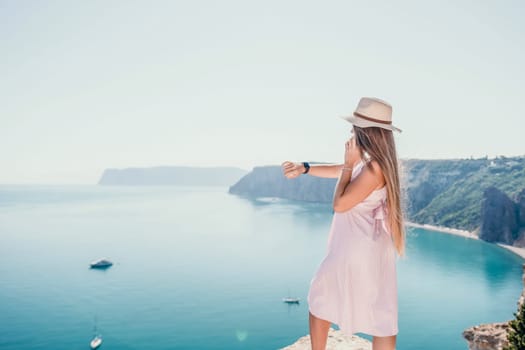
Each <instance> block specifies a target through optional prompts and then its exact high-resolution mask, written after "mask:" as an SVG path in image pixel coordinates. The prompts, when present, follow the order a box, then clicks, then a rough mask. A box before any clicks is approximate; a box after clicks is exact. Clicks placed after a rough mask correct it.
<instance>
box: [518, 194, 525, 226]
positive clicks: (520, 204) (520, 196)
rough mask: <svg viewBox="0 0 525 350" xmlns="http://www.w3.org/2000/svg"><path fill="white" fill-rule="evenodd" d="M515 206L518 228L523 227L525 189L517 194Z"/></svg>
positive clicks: (524, 221)
mask: <svg viewBox="0 0 525 350" xmlns="http://www.w3.org/2000/svg"><path fill="white" fill-rule="evenodd" d="M516 204H517V205H518V220H519V222H520V226H525V188H524V189H523V190H521V192H520V193H518V196H517V197H516Z"/></svg>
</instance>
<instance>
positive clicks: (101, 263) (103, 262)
mask: <svg viewBox="0 0 525 350" xmlns="http://www.w3.org/2000/svg"><path fill="white" fill-rule="evenodd" d="M111 265H113V263H112V262H111V261H110V260H109V259H108V258H102V259H98V260H95V261H93V262H91V264H89V266H90V267H91V268H93V269H97V268H98V269H105V268H108V267H110V266H111Z"/></svg>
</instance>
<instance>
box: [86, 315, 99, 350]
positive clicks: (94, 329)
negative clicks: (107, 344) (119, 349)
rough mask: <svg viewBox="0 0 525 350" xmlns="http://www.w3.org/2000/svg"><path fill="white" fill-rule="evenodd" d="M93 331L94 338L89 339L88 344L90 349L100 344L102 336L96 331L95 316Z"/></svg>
mask: <svg viewBox="0 0 525 350" xmlns="http://www.w3.org/2000/svg"><path fill="white" fill-rule="evenodd" d="M93 333H94V334H95V336H94V338H93V339H91V342H90V343H89V346H90V347H91V349H96V348H98V347H99V346H100V345H102V336H101V335H100V334H99V333H98V332H97V317H96V316H95V325H94V326H93Z"/></svg>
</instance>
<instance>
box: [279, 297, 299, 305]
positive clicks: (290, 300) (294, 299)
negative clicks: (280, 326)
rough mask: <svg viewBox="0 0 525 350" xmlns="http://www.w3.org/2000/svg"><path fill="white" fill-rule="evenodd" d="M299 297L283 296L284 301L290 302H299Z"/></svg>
mask: <svg viewBox="0 0 525 350" xmlns="http://www.w3.org/2000/svg"><path fill="white" fill-rule="evenodd" d="M299 300H300V299H299V298H292V297H286V298H283V301H284V302H285V303H288V304H299Z"/></svg>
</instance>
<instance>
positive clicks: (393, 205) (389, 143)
mask: <svg viewBox="0 0 525 350" xmlns="http://www.w3.org/2000/svg"><path fill="white" fill-rule="evenodd" d="M354 134H355V139H356V145H357V146H359V149H360V152H361V158H362V159H363V160H365V159H366V158H365V152H366V153H367V154H368V156H369V159H370V160H375V161H377V163H378V164H379V167H380V168H381V170H382V171H383V175H384V177H385V181H386V189H387V199H386V203H387V208H388V209H387V211H388V223H389V226H390V229H391V233H392V238H393V240H394V246H395V248H396V251H397V253H398V254H399V255H400V256H405V241H406V232H405V225H404V217H403V212H404V211H403V210H402V200H401V184H400V182H401V181H400V169H399V165H398V159H397V152H396V145H395V142H394V135H393V133H392V131H391V130H387V129H384V128H380V127H367V128H360V127H358V126H355V125H354ZM367 166H368V167H369V168H370V169H371V170H373V169H372V164H370V162H367Z"/></svg>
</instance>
